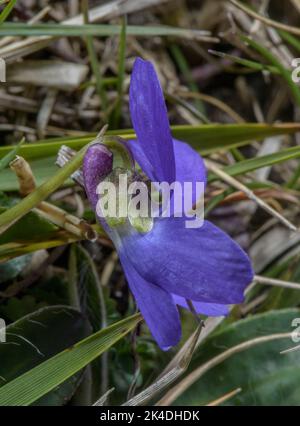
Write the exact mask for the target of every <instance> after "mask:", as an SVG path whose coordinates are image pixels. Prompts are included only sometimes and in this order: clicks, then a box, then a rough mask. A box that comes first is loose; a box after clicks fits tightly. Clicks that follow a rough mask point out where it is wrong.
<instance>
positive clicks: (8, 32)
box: [0, 22, 207, 39]
mask: <svg viewBox="0 0 300 426" xmlns="http://www.w3.org/2000/svg"><path fill="white" fill-rule="evenodd" d="M121 28H122V26H121V25H113V24H112V25H110V24H109V25H108V24H84V25H64V24H59V25H57V24H32V25H28V24H23V23H21V24H20V23H14V22H6V23H4V24H3V25H1V27H0V36H24V37H31V36H53V37H85V36H95V37H110V36H114V35H119V34H120V31H121ZM127 34H128V35H134V36H139V37H155V36H160V37H167V36H172V37H181V38H187V39H201V38H202V37H204V38H205V37H207V33H204V32H203V31H198V30H190V29H184V28H177V27H169V26H166V25H159V26H148V25H144V26H142V25H128V27H127Z"/></svg>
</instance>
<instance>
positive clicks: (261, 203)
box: [205, 160, 298, 232]
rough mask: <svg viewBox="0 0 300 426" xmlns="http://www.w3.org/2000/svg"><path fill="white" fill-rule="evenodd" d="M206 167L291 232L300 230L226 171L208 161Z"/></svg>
mask: <svg viewBox="0 0 300 426" xmlns="http://www.w3.org/2000/svg"><path fill="white" fill-rule="evenodd" d="M205 163H206V166H207V168H208V170H210V171H212V172H213V173H215V174H216V175H217V176H218V177H219V178H221V179H222V180H223V181H224V182H226V183H228V185H230V186H232V187H233V188H236V189H238V190H239V191H242V192H243V193H244V194H246V195H247V197H248V198H249V199H250V200H252V201H254V202H255V203H256V204H258V205H259V206H260V207H261V208H262V209H263V210H265V211H266V212H268V213H269V214H270V215H271V216H274V217H276V219H278V220H279V221H280V222H281V223H283V224H284V225H285V226H286V227H288V228H289V229H290V230H292V231H295V232H297V231H298V228H297V227H296V226H295V225H293V224H292V223H291V222H290V221H289V220H288V219H286V218H285V217H284V216H282V215H281V214H280V213H278V212H277V211H276V210H274V209H273V208H272V207H271V206H269V205H268V204H267V203H265V202H264V201H263V200H262V199H261V198H259V197H257V196H256V195H255V193H254V192H253V191H251V189H249V188H248V187H247V186H246V185H244V184H242V183H241V182H239V181H238V180H237V179H235V178H233V177H232V176H230V175H228V174H227V173H226V172H224V170H221V169H220V168H219V167H218V166H216V165H215V164H214V163H213V162H211V161H209V160H206V162H205Z"/></svg>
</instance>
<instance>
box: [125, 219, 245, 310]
mask: <svg viewBox="0 0 300 426" xmlns="http://www.w3.org/2000/svg"><path fill="white" fill-rule="evenodd" d="M185 221H186V219H185V218H165V219H159V220H157V221H156V223H155V226H154V228H153V230H152V231H151V232H149V233H148V234H144V235H143V234H138V233H131V234H130V235H127V236H125V237H123V238H122V245H123V250H124V251H125V252H126V255H127V257H128V258H129V259H130V260H131V262H132V264H133V265H134V267H135V269H136V270H137V271H138V272H139V274H140V275H141V276H142V277H143V278H144V279H145V280H147V281H149V282H151V283H153V284H156V285H158V286H160V287H161V288H163V289H165V290H166V291H167V292H169V293H172V294H177V295H179V296H182V297H184V298H187V299H190V300H195V301H199V302H205V303H217V304H224V305H226V304H235V303H241V302H243V300H244V290H245V288H246V286H247V285H248V284H249V283H250V282H251V281H252V278H253V271H252V267H251V263H250V260H249V258H248V256H247V255H246V253H245V252H244V251H243V250H242V249H241V248H240V247H239V245H238V244H237V243H235V242H234V241H233V240H232V239H231V238H230V237H229V236H228V235H227V234H225V233H224V232H223V231H221V229H219V228H217V227H216V226H215V225H213V224H212V223H210V222H208V221H205V222H204V225H203V226H202V227H201V228H193V229H186V228H185ZM139 253H142V255H141V256H142V259H141V258H140V256H139Z"/></svg>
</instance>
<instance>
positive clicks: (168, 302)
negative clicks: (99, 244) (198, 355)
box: [119, 253, 181, 350]
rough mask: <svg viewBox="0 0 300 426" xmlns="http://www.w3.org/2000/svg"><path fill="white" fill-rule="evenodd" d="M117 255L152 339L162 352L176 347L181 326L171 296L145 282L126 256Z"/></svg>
mask: <svg viewBox="0 0 300 426" xmlns="http://www.w3.org/2000/svg"><path fill="white" fill-rule="evenodd" d="M119 254H120V260H121V263H122V266H123V269H124V272H125V275H126V278H127V281H128V284H129V287H130V290H131V291H132V293H133V295H134V297H135V300H136V303H137V306H138V308H139V309H140V311H141V313H142V315H143V317H144V319H145V321H146V323H147V325H148V327H149V329H150V331H151V333H152V335H153V337H154V339H155V340H156V341H157V343H158V345H159V346H160V348H161V349H163V350H168V349H169V348H170V347H172V346H175V345H177V343H178V342H179V340H180V338H181V325H180V318H179V312H178V309H177V306H176V304H175V302H174V300H173V298H172V296H171V295H170V294H169V293H168V292H167V291H165V290H164V289H162V288H161V287H158V286H156V285H154V284H152V283H150V282H147V281H145V280H144V279H143V278H142V277H141V276H140V275H139V274H138V273H137V271H136V270H135V268H134V267H133V266H132V265H131V262H130V261H129V260H128V259H127V257H126V255H125V254H122V253H119Z"/></svg>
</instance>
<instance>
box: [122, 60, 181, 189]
mask: <svg viewBox="0 0 300 426" xmlns="http://www.w3.org/2000/svg"><path fill="white" fill-rule="evenodd" d="M129 100H130V114H131V120H132V123H133V127H134V130H135V132H136V135H137V139H138V140H137V143H138V144H139V145H140V148H141V149H142V151H143V153H144V155H145V157H146V158H147V159H148V162H149V164H151V166H152V176H151V178H152V177H153V179H154V180H156V181H158V182H162V181H166V182H169V183H172V182H174V180H175V157H174V149H173V143H172V136H171V130H170V125H169V120H168V113H167V108H166V104H165V100H164V96H163V92H162V89H161V85H160V82H159V80H158V78H157V75H156V72H155V69H154V67H153V65H152V64H151V62H148V61H144V60H143V59H141V58H137V59H136V61H135V63H134V67H133V71H132V75H131V82H130V92H129ZM140 165H141V166H142V167H143V165H142V164H140ZM149 177H150V176H149Z"/></svg>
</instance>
